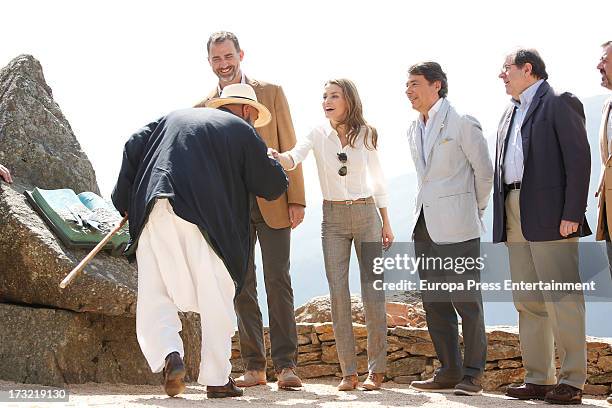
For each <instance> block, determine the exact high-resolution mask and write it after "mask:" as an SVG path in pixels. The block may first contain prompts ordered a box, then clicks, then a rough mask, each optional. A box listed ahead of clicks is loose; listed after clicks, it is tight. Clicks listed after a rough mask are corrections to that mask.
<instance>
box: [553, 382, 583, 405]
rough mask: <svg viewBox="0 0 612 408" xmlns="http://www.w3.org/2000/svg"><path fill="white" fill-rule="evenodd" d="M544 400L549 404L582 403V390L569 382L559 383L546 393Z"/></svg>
mask: <svg viewBox="0 0 612 408" xmlns="http://www.w3.org/2000/svg"><path fill="white" fill-rule="evenodd" d="M544 401H546V402H548V403H549V404H562V405H574V404H582V390H581V389H580V388H576V387H572V386H571V385H569V384H559V385H557V386H555V388H553V389H552V390H550V391H548V392H547V393H546V397H544Z"/></svg>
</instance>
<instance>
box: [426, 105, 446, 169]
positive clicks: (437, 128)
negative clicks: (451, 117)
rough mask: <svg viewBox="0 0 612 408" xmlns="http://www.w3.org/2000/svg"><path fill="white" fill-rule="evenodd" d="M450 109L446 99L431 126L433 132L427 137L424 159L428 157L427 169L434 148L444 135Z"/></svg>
mask: <svg viewBox="0 0 612 408" xmlns="http://www.w3.org/2000/svg"><path fill="white" fill-rule="evenodd" d="M449 109H450V104H449V103H448V101H447V100H446V99H444V100H443V101H442V104H441V105H440V109H439V110H438V113H436V116H435V117H434V119H433V123H432V124H431V132H430V133H429V135H428V136H427V139H426V140H425V149H424V155H423V156H424V157H427V164H426V168H427V167H429V165H430V164H431V155H432V153H433V148H434V146H435V145H436V143H437V142H438V139H439V138H440V135H441V134H442V130H443V127H444V120H445V119H446V115H448V111H449Z"/></svg>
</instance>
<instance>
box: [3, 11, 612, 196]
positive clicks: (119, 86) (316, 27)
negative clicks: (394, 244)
mask: <svg viewBox="0 0 612 408" xmlns="http://www.w3.org/2000/svg"><path fill="white" fill-rule="evenodd" d="M607 9H609V4H608V2H607V1H589V2H581V3H577V2H567V1H554V2H553V1H539V2H525V1H514V2H511V3H510V2H506V3H501V2H490V1H488V2H484V1H483V2H480V1H462V2H457V1H436V2H410V1H393V2H392V1H376V2H374V1H370V2H363V1H318V0H314V1H309V2H299V3H298V2H287V1H263V2H247V1H241V0H236V1H231V2H219V1H217V2H208V1H175V2H172V3H171V2H159V1H121V2H119V1H113V0H111V1H106V2H97V3H92V2H82V1H61V0H59V1H53V2H48V1H31V0H22V1H19V2H15V1H12V2H3V4H2V15H3V18H2V24H1V25H0V38H1V39H2V40H1V41H0V66H5V65H6V64H8V62H9V61H10V60H11V59H12V58H14V57H16V56H17V55H19V54H24V53H27V54H31V55H33V56H34V57H35V58H37V59H38V60H39V61H40V62H41V64H42V66H43V70H44V74H45V78H46V80H47V82H48V84H49V85H50V86H51V88H52V89H53V95H54V98H55V101H56V102H57V103H58V104H59V106H60V108H61V109H62V111H63V113H64V115H65V116H66V117H67V119H68V121H69V122H70V124H71V126H72V128H73V130H74V133H75V134H76V136H77V138H78V140H79V142H80V143H81V146H82V148H83V150H84V151H85V153H86V154H87V155H88V156H89V158H90V160H91V161H92V164H93V166H94V169H95V171H96V174H97V177H98V183H99V185H100V188H101V191H102V194H103V195H105V196H109V195H110V192H111V191H112V187H113V185H114V183H115V180H116V177H117V173H118V170H119V167H120V164H121V153H122V148H123V144H124V143H125V141H126V140H127V139H128V138H129V136H130V135H131V134H132V133H133V132H134V131H135V130H137V129H138V128H139V127H141V126H142V125H144V124H146V123H148V122H149V121H151V120H153V119H156V118H157V117H159V116H161V115H163V114H165V113H167V112H169V111H172V110H174V109H179V108H184V107H189V106H192V105H193V104H195V103H196V102H198V101H199V100H201V99H202V98H204V97H205V96H206V95H207V94H208V93H209V91H210V90H211V89H212V88H213V87H215V86H216V78H215V77H214V75H213V74H212V71H211V70H210V67H209V65H208V62H207V59H206V52H205V43H206V40H207V38H208V36H209V35H210V33H212V32H214V31H217V30H229V31H233V32H235V33H236V34H237V35H238V38H239V39H240V42H241V46H242V48H243V50H244V52H245V57H244V61H243V63H242V67H243V70H244V72H245V73H246V74H247V75H248V76H251V77H253V78H257V79H260V80H264V81H269V82H273V83H277V84H280V85H282V87H283V89H284V90H285V94H286V95H287V99H288V101H289V105H290V108H291V112H292V115H293V121H294V125H295V129H296V133H297V136H298V138H300V137H304V136H305V135H306V134H307V133H308V131H309V130H310V129H311V128H312V127H314V126H315V125H317V124H318V123H320V122H321V121H323V120H324V116H323V112H322V109H321V95H322V92H323V84H324V83H325V81H326V80H327V79H330V78H334V77H346V78H349V79H352V80H353V81H354V82H355V83H356V85H357V88H358V90H359V92H360V95H361V98H362V101H363V104H364V113H365V117H366V120H368V122H370V123H371V124H372V125H374V126H375V127H376V128H377V129H378V130H379V134H380V139H379V144H380V154H381V156H382V159H383V168H384V170H385V172H386V174H387V177H395V176H401V175H403V174H406V180H407V182H409V181H410V180H411V178H413V177H414V175H411V173H413V171H414V168H413V165H412V163H411V160H410V158H409V150H408V144H407V142H406V139H405V131H406V128H407V127H408V124H409V122H410V121H411V120H413V119H414V112H413V111H412V109H411V107H410V105H409V104H408V101H407V98H406V96H405V94H404V90H405V82H406V71H407V69H408V67H409V66H410V65H411V64H413V63H415V62H418V61H423V60H434V61H437V62H439V63H440V64H441V65H442V67H443V69H444V70H445V71H446V73H447V75H448V80H449V100H450V101H451V103H453V104H454V105H455V106H456V107H457V108H458V109H459V110H460V111H461V112H464V113H469V114H471V115H473V116H475V117H476V118H478V119H479V120H480V122H481V123H482V125H483V129H484V133H485V135H486V136H487V137H488V138H492V135H493V134H494V132H495V130H496V127H497V123H498V121H499V118H500V116H501V114H502V112H503V109H504V106H505V105H506V103H507V102H508V96H507V95H505V93H504V88H503V84H502V82H501V80H500V79H498V78H497V75H498V73H499V69H500V67H501V65H502V64H503V61H504V56H505V55H506V54H507V53H508V51H509V50H511V49H512V48H514V47H516V46H529V47H535V48H537V49H539V50H540V52H541V54H542V57H543V58H544V60H545V62H546V64H547V66H548V72H549V75H550V82H551V84H552V85H553V86H554V87H556V88H558V89H561V90H569V91H571V92H574V93H575V94H577V95H578V96H579V97H588V96H593V95H598V94H603V93H606V91H605V90H604V89H603V88H601V87H600V86H599V74H598V72H597V71H596V70H595V65H596V64H597V61H598V58H599V56H600V47H599V45H600V44H601V43H602V42H604V41H606V40H609V39H610V37H611V36H612V32H611V31H610V29H609V27H610V24H609V22H610V16H609V12H605V13H604V12H603V10H607ZM490 143H491V141H490ZM304 168H305V177H306V185H307V198H308V199H311V200H314V201H315V202H316V201H319V199H320V190H319V186H318V182H317V179H316V177H317V176H316V169H315V167H314V160H312V159H310V160H307V161H306V163H305V166H304ZM413 181H415V180H413Z"/></svg>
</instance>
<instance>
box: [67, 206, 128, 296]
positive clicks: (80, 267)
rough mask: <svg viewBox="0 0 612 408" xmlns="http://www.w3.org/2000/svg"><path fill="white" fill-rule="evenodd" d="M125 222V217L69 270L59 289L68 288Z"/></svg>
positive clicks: (126, 218)
mask: <svg viewBox="0 0 612 408" xmlns="http://www.w3.org/2000/svg"><path fill="white" fill-rule="evenodd" d="M127 220H128V217H127V215H126V216H125V217H123V219H122V220H121V222H120V223H119V224H117V226H115V228H113V230H112V231H111V232H109V233H108V234H106V236H105V237H104V238H103V239H102V241H100V242H99V243H98V245H96V247H95V248H94V249H92V250H91V252H90V253H89V254H87V256H86V257H85V258H83V260H82V261H81V262H79V264H78V265H77V266H76V267H75V268H74V269H73V270H71V271H70V273H69V274H68V275H66V277H65V278H64V280H62V281H61V282H60V284H59V287H60V288H62V289H64V288H65V287H66V286H68V284H69V283H70V282H72V280H73V279H74V278H76V276H77V275H78V274H79V273H80V272H81V271H82V270H83V268H85V265H87V264H88V263H89V262H90V261H91V260H92V259H93V257H94V256H96V254H97V253H98V252H100V250H101V249H102V248H103V247H104V245H106V243H107V242H108V241H109V240H110V239H111V238H112V237H113V235H115V234H116V233H117V232H119V230H120V229H121V227H123V226H124V225H125V223H126V222H127Z"/></svg>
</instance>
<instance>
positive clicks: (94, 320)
mask: <svg viewBox="0 0 612 408" xmlns="http://www.w3.org/2000/svg"><path fill="white" fill-rule="evenodd" d="M182 323H183V332H182V337H183V343H184V345H185V356H186V359H185V363H186V367H187V372H188V377H189V378H188V380H189V381H195V379H197V373H198V365H199V362H200V341H199V336H198V335H196V333H200V325H199V320H198V319H196V318H189V319H183V322H182ZM135 324H136V322H135V319H134V318H129V317H117V316H103V315H99V314H94V313H75V312H70V311H66V310H54V309H46V308H32V307H24V306H16V305H7V304H0V361H2V364H0V378H2V379H4V380H9V381H16V382H21V383H32V384H44V385H54V386H62V385H64V384H66V383H71V384H74V383H85V382H105V383H126V384H161V374H153V373H152V372H151V370H150V369H149V366H148V364H147V362H146V360H145V358H144V356H143V355H142V353H141V351H140V348H139V346H138V342H137V340H136V333H135Z"/></svg>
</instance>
